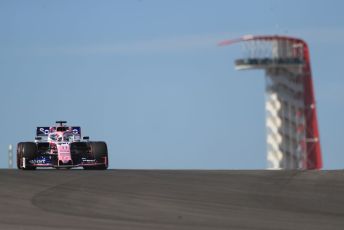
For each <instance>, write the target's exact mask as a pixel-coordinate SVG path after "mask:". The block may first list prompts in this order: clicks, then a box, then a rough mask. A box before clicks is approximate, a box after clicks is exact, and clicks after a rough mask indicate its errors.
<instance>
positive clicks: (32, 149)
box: [17, 142, 37, 170]
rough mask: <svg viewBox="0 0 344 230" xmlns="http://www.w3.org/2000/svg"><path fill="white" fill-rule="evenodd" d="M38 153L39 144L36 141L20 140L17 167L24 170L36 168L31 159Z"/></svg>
mask: <svg viewBox="0 0 344 230" xmlns="http://www.w3.org/2000/svg"><path fill="white" fill-rule="evenodd" d="M36 155H37V145H36V143H34V142H20V143H18V148H17V167H18V168H20V169H24V170H34V169H36V167H35V166H32V165H31V163H30V160H32V159H33V158H35V156H36ZM18 156H19V160H18Z"/></svg>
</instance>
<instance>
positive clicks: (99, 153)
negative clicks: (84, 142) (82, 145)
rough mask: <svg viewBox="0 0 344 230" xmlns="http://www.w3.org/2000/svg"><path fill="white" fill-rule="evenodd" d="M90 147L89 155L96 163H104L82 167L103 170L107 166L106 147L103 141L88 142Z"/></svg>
mask: <svg viewBox="0 0 344 230" xmlns="http://www.w3.org/2000/svg"><path fill="white" fill-rule="evenodd" d="M88 144H89V147H90V155H91V157H92V158H94V159H95V160H96V162H97V163H104V164H102V165H97V166H84V169H91V170H92V169H93V170H105V169H107V168H108V149H107V145H106V143H105V142H104V141H92V142H88Z"/></svg>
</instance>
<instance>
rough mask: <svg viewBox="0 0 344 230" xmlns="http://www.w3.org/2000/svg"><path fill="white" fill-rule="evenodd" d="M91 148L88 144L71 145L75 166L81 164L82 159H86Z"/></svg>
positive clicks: (75, 143) (76, 143) (74, 143)
mask: <svg viewBox="0 0 344 230" xmlns="http://www.w3.org/2000/svg"><path fill="white" fill-rule="evenodd" d="M88 150H89V147H88V144H87V143H86V142H73V143H71V144H70V153H71V157H72V161H73V164H74V165H77V164H79V163H80V162H81V158H82V157H86V155H87V153H88Z"/></svg>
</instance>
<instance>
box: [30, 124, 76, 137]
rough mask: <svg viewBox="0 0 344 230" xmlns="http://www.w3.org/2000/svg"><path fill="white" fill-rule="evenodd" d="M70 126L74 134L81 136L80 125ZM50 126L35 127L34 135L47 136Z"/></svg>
mask: <svg viewBox="0 0 344 230" xmlns="http://www.w3.org/2000/svg"><path fill="white" fill-rule="evenodd" d="M69 128H71V130H72V132H73V134H74V135H80V136H81V127H80V126H72V127H69ZM49 130H50V127H41V126H40V127H37V129H36V136H37V137H48V134H49V132H50V131H49Z"/></svg>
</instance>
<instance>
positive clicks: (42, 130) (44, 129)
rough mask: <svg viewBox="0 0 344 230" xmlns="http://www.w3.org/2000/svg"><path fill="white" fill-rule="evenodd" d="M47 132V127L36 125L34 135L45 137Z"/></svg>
mask: <svg viewBox="0 0 344 230" xmlns="http://www.w3.org/2000/svg"><path fill="white" fill-rule="evenodd" d="M48 134H49V127H37V129H36V136H37V137H47V136H48Z"/></svg>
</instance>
